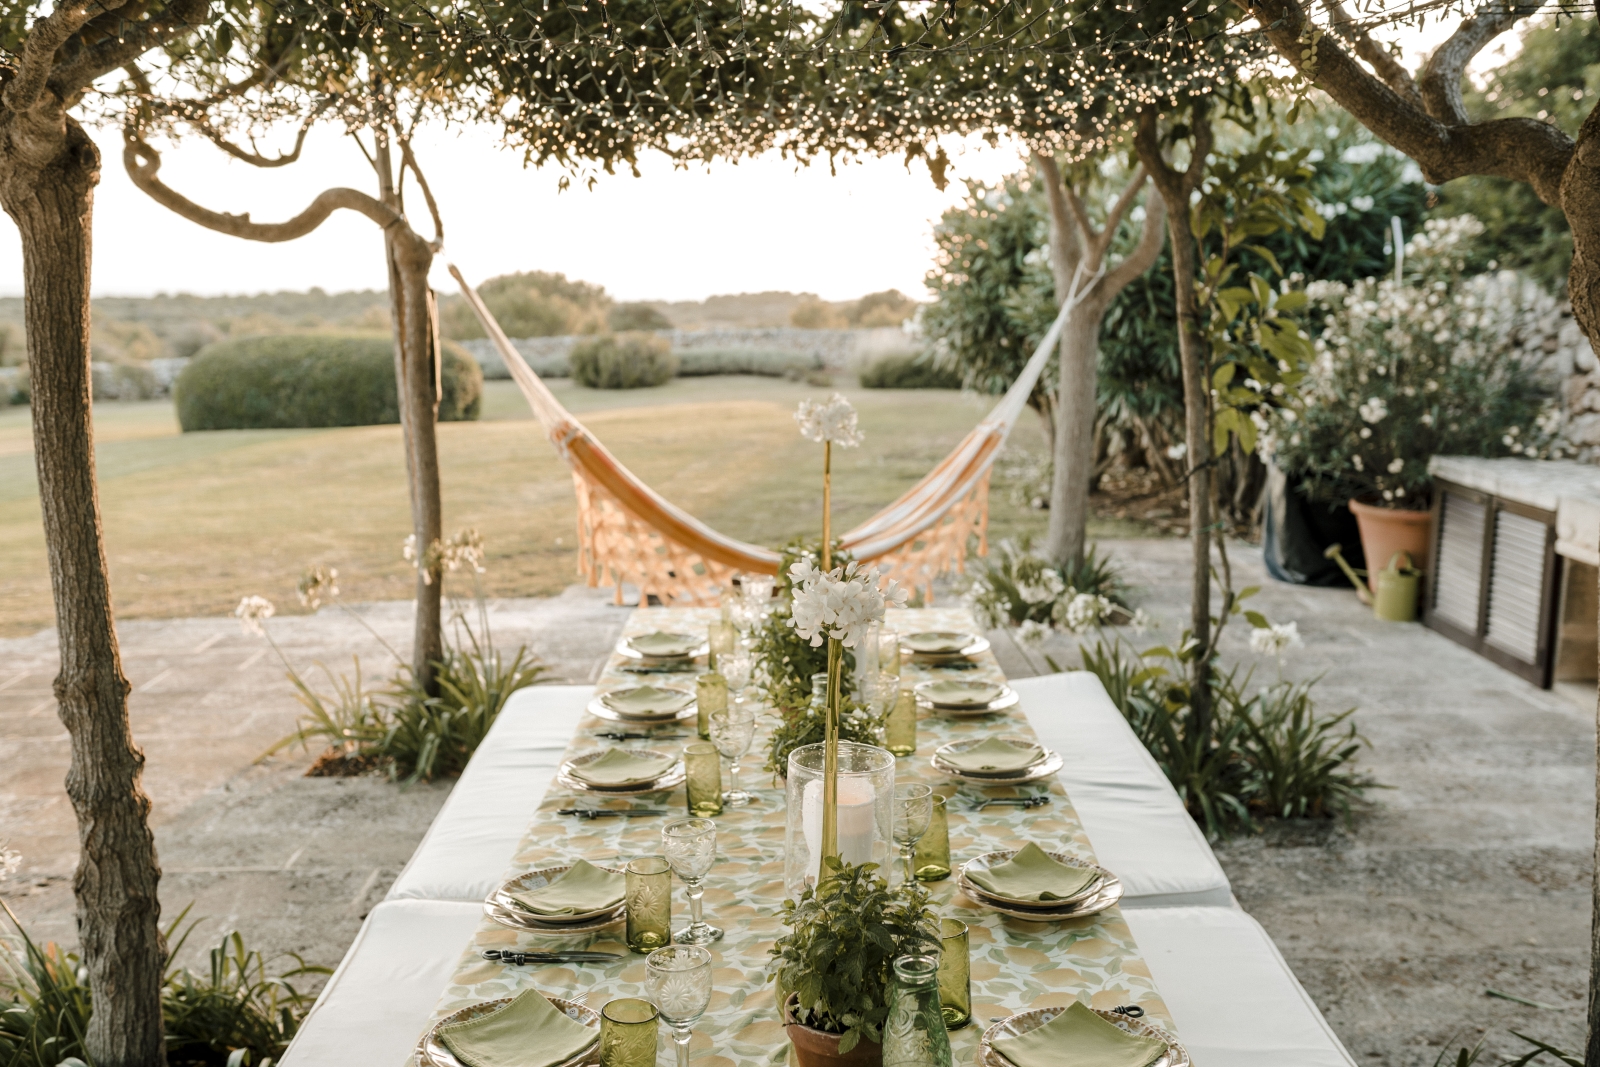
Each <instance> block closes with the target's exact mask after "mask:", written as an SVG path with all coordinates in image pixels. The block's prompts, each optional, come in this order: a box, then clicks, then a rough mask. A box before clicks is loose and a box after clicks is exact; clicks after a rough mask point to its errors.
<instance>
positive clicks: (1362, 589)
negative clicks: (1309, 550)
mask: <svg viewBox="0 0 1600 1067" xmlns="http://www.w3.org/2000/svg"><path fill="white" fill-rule="evenodd" d="M1323 555H1324V556H1325V557H1327V558H1328V559H1331V560H1333V561H1334V562H1335V563H1337V564H1338V565H1339V567H1340V568H1341V569H1342V570H1343V571H1344V573H1345V577H1347V578H1349V579H1350V584H1352V585H1354V586H1355V587H1356V596H1358V597H1360V598H1361V602H1362V603H1363V604H1371V605H1372V613H1373V614H1374V615H1376V616H1377V617H1378V618H1380V619H1383V620H1385V621H1387V622H1415V621H1416V618H1417V579H1419V578H1421V577H1422V572H1421V571H1419V570H1417V568H1416V567H1414V566H1412V563H1411V553H1409V552H1396V553H1395V554H1394V555H1393V556H1391V557H1390V558H1389V565H1388V566H1387V567H1385V568H1384V569H1383V570H1381V571H1379V572H1378V591H1377V593H1376V595H1374V594H1373V593H1371V592H1369V591H1368V590H1367V583H1366V582H1364V581H1362V580H1361V576H1362V575H1364V574H1366V573H1367V572H1366V571H1360V570H1357V569H1356V568H1354V567H1352V566H1350V564H1348V563H1346V562H1345V558H1344V553H1343V551H1342V550H1341V548H1340V546H1338V545H1330V546H1328V550H1327V551H1326V552H1324V553H1323Z"/></svg>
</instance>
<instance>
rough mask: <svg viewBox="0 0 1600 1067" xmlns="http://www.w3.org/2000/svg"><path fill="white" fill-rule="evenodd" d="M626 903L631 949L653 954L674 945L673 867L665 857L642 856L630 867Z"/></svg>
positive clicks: (627, 878) (631, 863)
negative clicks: (672, 943)
mask: <svg viewBox="0 0 1600 1067" xmlns="http://www.w3.org/2000/svg"><path fill="white" fill-rule="evenodd" d="M626 883H627V884H626V888H625V890H624V892H625V898H624V899H625V900H626V901H627V906H628V909H627V910H628V933H627V937H628V947H629V948H631V949H633V951H635V952H654V951H655V950H656V949H658V948H660V947H661V946H662V945H666V944H670V943H671V942H672V868H671V867H669V866H668V865H667V859H666V857H665V856H640V857H638V858H637V859H634V860H632V861H631V862H629V864H628V870H627V874H626Z"/></svg>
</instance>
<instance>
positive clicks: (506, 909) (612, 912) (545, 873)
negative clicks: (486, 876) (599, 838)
mask: <svg viewBox="0 0 1600 1067" xmlns="http://www.w3.org/2000/svg"><path fill="white" fill-rule="evenodd" d="M569 869H570V864H569V865H563V866H560V867H541V868H540V869H539V870H536V871H529V872H528V873H527V874H523V875H519V876H517V877H516V878H513V879H511V881H509V882H506V883H505V884H504V885H502V886H500V888H498V889H496V890H495V891H494V892H493V893H490V894H489V899H488V900H485V901H484V902H483V913H484V914H485V915H487V916H488V917H489V918H491V919H493V920H494V921H495V922H497V923H499V924H500V925H501V926H509V927H511V928H512V929H513V930H531V931H535V932H537V933H545V934H586V933H590V932H592V931H594V930H600V929H603V928H605V927H607V926H612V925H614V924H616V923H619V922H621V921H622V920H623V919H624V918H626V917H627V912H628V907H627V903H626V901H618V902H617V903H615V904H613V905H611V906H610V907H608V908H600V909H598V910H594V911H580V912H572V913H570V914H566V915H541V914H540V913H538V912H535V911H532V910H530V909H529V908H528V907H526V906H524V905H523V904H522V903H520V902H519V901H518V900H517V899H516V898H515V897H514V896H512V895H511V894H512V893H530V892H533V891H534V890H537V889H543V888H544V887H545V886H547V885H549V884H550V883H551V882H553V881H555V880H556V879H557V878H559V877H561V876H562V875H563V874H566V873H567V871H568V870H569ZM600 869H601V870H603V871H606V872H608V873H611V874H621V873H622V872H621V871H618V870H614V869H613V868H610V867H602V868H600Z"/></svg>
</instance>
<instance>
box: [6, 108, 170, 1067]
mask: <svg viewBox="0 0 1600 1067" xmlns="http://www.w3.org/2000/svg"><path fill="white" fill-rule="evenodd" d="M8 132H10V131H8ZM13 137H15V134H14V133H13ZM13 144H14V142H13ZM17 156H18V153H17V152H16V151H15V149H14V147H7V148H6V149H0V202H3V204H4V207H5V210H6V213H7V214H8V215H10V216H11V218H12V220H13V221H14V222H15V223H16V225H17V230H18V231H19V233H20V234H21V238H22V260H23V272H24V275H23V276H24V289H25V292H26V299H25V301H24V310H23V315H24V318H25V321H26V324H27V335H28V362H29V368H30V374H31V384H32V390H33V394H32V416H33V440H34V456H35V461H36V464H37V466H38V472H39V505H40V511H41V513H42V517H43V520H44V534H45V545H46V547H47V549H48V553H49V560H50V581H51V590H52V592H53V594H54V597H55V608H56V627H57V633H58V641H59V644H60V651H61V673H60V674H59V675H57V676H56V680H55V695H56V700H57V702H58V705H59V714H60V716H61V721H62V723H63V724H64V725H65V726H66V728H67V733H68V734H69V735H70V737H71V744H72V759H71V763H70V765H69V766H68V769H67V780H66V787H67V795H68V797H70V798H71V800H72V807H73V811H74V812H75V813H76V815H77V819H78V843H79V850H80V851H79V858H78V869H77V871H76V872H75V874H74V875H73V893H74V896H75V897H76V900H77V911H78V914H77V919H78V937H79V942H80V946H81V949H82V953H83V960H84V964H85V966H86V967H87V969H88V972H89V985H90V987H91V988H92V989H93V990H94V1013H93V1015H92V1016H91V1017H90V1019H89V1027H88V1032H87V1034H86V1035H85V1043H86V1045H87V1049H88V1052H89V1055H90V1056H91V1057H92V1058H93V1061H94V1062H95V1063H96V1064H97V1065H99V1067H152V1065H159V1064H164V1063H165V1062H166V1050H165V1045H164V1042H163V1039H162V1026H161V973H162V969H163V967H164V966H165V963H166V956H167V946H166V941H165V939H164V938H163V937H162V935H161V926H160V919H161V905H160V901H159V900H158V898H157V894H156V890H157V886H158V884H159V882H160V880H161V868H160V866H159V865H158V864H157V862H156V850H155V839H154V837H153V836H152V835H151V833H150V825H149V814H150V799H149V798H148V797H147V796H146V795H145V793H144V790H143V789H142V787H141V783H140V778H141V775H142V773H143V770H144V753H143V752H141V751H140V749H139V747H138V746H137V745H135V744H134V742H133V734H132V731H131V729H130V727H129V723H128V690H129V686H128V680H127V678H126V677H125V676H124V675H123V673H122V661H121V654H120V652H119V650H118V647H117V634H116V628H115V622H114V619H113V616H112V608H111V589H110V582H109V578H108V575H107V568H106V554H105V543H104V537H103V531H102V526H101V521H100V502H99V496H98V493H97V491H96V487H95V472H94V427H93V424H92V422H91V394H92V389H91V378H90V369H89V256H90V236H91V235H90V220H91V218H92V211H93V204H94V187H95V185H96V184H97V183H98V182H99V180H100V155H99V152H98V151H97V150H96V149H95V146H94V144H93V143H92V142H91V141H90V140H89V138H88V137H87V136H86V135H85V134H84V133H83V130H82V129H81V128H80V127H79V126H78V125H77V123H75V122H73V121H72V120H70V119H66V120H65V137H64V138H63V139H62V141H61V144H60V148H59V150H58V151H57V152H56V154H55V156H54V158H53V159H51V160H50V161H49V162H48V163H47V164H46V165H44V166H43V167H42V168H40V167H33V166H29V165H27V164H26V163H24V162H22V161H21V160H19V159H18V158H17Z"/></svg>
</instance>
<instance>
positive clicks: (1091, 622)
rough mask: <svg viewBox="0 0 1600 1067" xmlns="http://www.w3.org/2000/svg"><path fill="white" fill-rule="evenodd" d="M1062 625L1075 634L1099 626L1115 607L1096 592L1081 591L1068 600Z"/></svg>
mask: <svg viewBox="0 0 1600 1067" xmlns="http://www.w3.org/2000/svg"><path fill="white" fill-rule="evenodd" d="M1066 605H1067V606H1066V610H1065V611H1064V612H1063V613H1062V615H1063V618H1062V619H1061V622H1062V625H1064V626H1065V627H1066V628H1067V629H1068V630H1071V631H1072V632H1073V633H1075V634H1081V633H1083V632H1084V631H1085V630H1088V629H1091V628H1093V627H1095V626H1099V625H1100V624H1101V623H1102V622H1104V621H1105V620H1106V618H1107V616H1109V615H1110V614H1111V612H1112V610H1113V608H1114V607H1115V605H1113V604H1112V603H1111V601H1110V600H1108V599H1106V598H1105V597H1103V596H1097V595H1096V594H1094V593H1079V594H1078V595H1077V596H1075V597H1073V598H1072V599H1071V600H1069V601H1067V602H1066Z"/></svg>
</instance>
